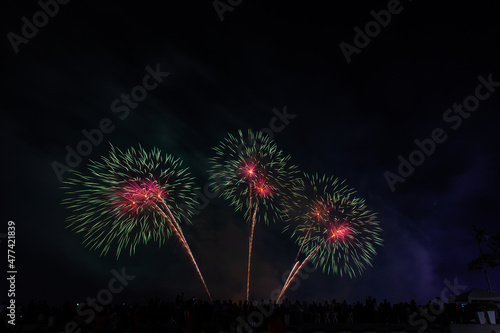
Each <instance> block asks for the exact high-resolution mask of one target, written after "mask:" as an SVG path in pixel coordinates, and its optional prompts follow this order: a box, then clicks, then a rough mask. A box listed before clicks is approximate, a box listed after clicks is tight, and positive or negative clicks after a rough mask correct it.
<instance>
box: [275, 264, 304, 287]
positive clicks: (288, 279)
mask: <svg viewBox="0 0 500 333" xmlns="http://www.w3.org/2000/svg"><path fill="white" fill-rule="evenodd" d="M298 264H300V261H298V260H297V261H296V262H295V265H293V268H292V270H291V271H290V273H288V277H287V278H286V281H285V283H284V284H283V288H281V293H280V295H281V294H283V289H285V287H286V286H288V283H289V281H290V276H292V275H293V273H294V272H295V269H296V268H297V265H298Z"/></svg>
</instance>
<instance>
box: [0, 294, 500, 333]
mask: <svg viewBox="0 0 500 333" xmlns="http://www.w3.org/2000/svg"><path fill="white" fill-rule="evenodd" d="M77 305H78V304H76V303H73V304H70V303H65V304H63V305H60V306H50V305H49V304H48V303H47V302H46V301H31V302H29V303H28V304H25V305H18V306H17V309H16V325H15V326H13V325H10V324H8V320H9V317H8V316H7V314H8V310H7V304H6V303H5V302H4V303H3V305H2V309H1V313H2V317H3V318H4V325H3V327H2V330H5V331H11V332H44V333H59V332H67V333H87V332H88V333H121V332H125V333H142V332H144V333H149V332H151V333H154V332H252V331H253V332H286V331H293V332H300V331H302V330H303V329H304V328H306V327H308V328H314V329H318V330H325V329H329V328H330V329H331V328H335V327H337V328H342V330H350V329H349V327H354V326H355V325H360V324H367V325H372V327H373V328H372V329H370V330H372V331H382V330H381V329H380V327H384V325H385V326H386V327H389V326H390V325H392V327H395V326H394V325H399V326H397V327H400V328H401V330H406V331H408V332H409V331H414V332H416V331H417V330H418V329H419V328H420V326H419V325H423V323H424V321H425V324H426V327H430V326H434V327H437V328H440V327H441V328H445V327H448V325H449V323H471V322H473V321H474V313H475V311H476V309H475V308H472V307H471V306H465V307H462V306H461V305H457V304H453V303H444V302H441V301H440V300H439V299H436V300H434V301H432V302H428V303H427V304H424V305H417V304H416V302H415V301H414V300H412V301H410V302H404V303H396V304H391V303H390V302H388V301H387V300H383V301H382V302H380V303H378V302H377V300H376V299H374V298H371V297H368V298H367V299H366V300H365V302H363V303H361V302H356V303H353V304H350V303H347V302H346V301H345V300H344V301H340V302H338V301H336V300H332V301H324V302H322V303H320V302H299V301H295V302H291V301H289V300H287V299H285V300H284V301H283V302H281V303H280V304H276V303H273V302H270V301H264V300H261V301H259V302H253V303H248V302H243V301H239V302H233V301H230V300H229V301H219V300H216V301H214V302H213V303H210V302H207V301H201V300H198V299H196V298H188V299H185V297H184V295H183V294H181V295H178V296H177V297H176V299H175V300H174V301H164V300H160V299H159V298H154V299H150V300H149V301H148V302H147V303H145V304H126V303H121V304H109V305H105V306H102V307H101V306H99V307H95V308H92V307H90V306H88V305H87V307H86V308H85V309H84V308H81V309H80V311H77ZM495 311H496V316H497V317H498V310H495ZM365 327H368V326H365ZM393 329H394V328H393ZM351 331H353V330H351ZM388 331H390V330H388Z"/></svg>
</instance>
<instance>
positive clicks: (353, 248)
mask: <svg viewBox="0 0 500 333" xmlns="http://www.w3.org/2000/svg"><path fill="white" fill-rule="evenodd" d="M305 178H306V179H307V180H308V182H306V190H307V193H308V194H307V196H305V201H304V202H303V203H301V204H300V205H295V206H292V205H290V209H289V211H288V212H287V216H288V218H289V220H290V222H292V221H295V222H298V225H297V226H296V227H295V230H294V231H293V234H292V238H295V243H296V244H298V245H300V247H299V252H298V254H297V256H296V258H295V265H294V266H293V267H294V268H292V271H291V272H290V274H289V275H288V278H287V279H286V281H285V284H284V285H283V288H282V291H281V293H280V296H279V299H281V298H282V297H283V295H284V293H285V291H286V290H287V288H288V287H289V285H290V283H291V281H293V279H294V278H295V277H296V276H297V274H298V273H299V272H300V270H301V269H302V267H303V265H304V264H305V263H306V262H307V261H311V262H313V263H314V264H315V265H316V267H321V268H322V270H323V272H326V273H330V272H332V273H340V275H341V276H342V275H343V274H347V275H349V277H351V278H352V277H355V276H356V275H357V274H361V273H362V272H363V271H364V270H365V269H366V268H367V267H369V266H370V267H371V266H372V263H371V261H372V259H373V256H375V255H376V251H375V245H381V243H382V240H381V239H380V238H379V234H380V233H381V231H382V229H381V228H380V227H379V223H378V221H377V218H376V214H375V213H373V212H371V211H370V210H368V209H367V207H366V204H365V201H364V199H360V198H357V197H355V195H354V194H355V191H354V190H352V189H350V188H348V187H347V186H346V185H345V183H344V182H343V181H342V182H340V181H339V180H338V179H334V178H333V177H326V176H322V177H320V176H318V175H317V174H316V175H313V176H309V175H307V174H305ZM290 225H291V224H289V225H288V226H286V227H285V230H287V228H288V227H289V226H290ZM301 252H303V253H304V254H307V258H306V259H305V260H304V261H302V262H301V263H300V261H298V258H299V256H300V253H301ZM299 263H300V265H299ZM297 265H299V266H297Z"/></svg>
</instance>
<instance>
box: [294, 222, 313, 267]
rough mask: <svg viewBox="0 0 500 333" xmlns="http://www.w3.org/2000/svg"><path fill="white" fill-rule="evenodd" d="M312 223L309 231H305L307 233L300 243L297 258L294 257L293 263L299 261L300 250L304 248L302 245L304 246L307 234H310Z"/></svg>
mask: <svg viewBox="0 0 500 333" xmlns="http://www.w3.org/2000/svg"><path fill="white" fill-rule="evenodd" d="M313 223H314V222H312V223H311V225H310V226H309V229H307V233H306V235H305V236H304V239H303V240H302V243H301V244H300V248H299V251H298V252H297V256H296V257H295V261H298V260H299V255H300V253H301V252H302V248H303V247H304V244H305V242H306V240H307V237H308V236H309V233H310V232H311V229H312V227H313Z"/></svg>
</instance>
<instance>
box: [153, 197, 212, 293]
mask: <svg viewBox="0 0 500 333" xmlns="http://www.w3.org/2000/svg"><path fill="white" fill-rule="evenodd" d="M162 202H163V205H164V206H165V209H166V210H167V213H168V215H169V216H167V215H166V214H165V212H164V211H163V210H161V208H160V207H158V205H157V204H154V207H155V208H156V209H157V211H158V213H160V214H161V215H162V216H163V217H164V218H165V220H166V221H168V222H169V223H170V225H171V226H172V227H173V228H174V232H175V234H176V235H177V237H178V238H179V241H180V242H181V243H182V245H183V246H184V249H185V250H186V252H187V254H188V255H189V258H190V259H191V262H192V263H193V265H194V267H195V269H196V272H197V273H198V276H199V277H200V279H201V282H202V283H203V286H204V287H205V291H206V292H207V294H208V297H209V298H210V301H212V302H213V300H212V295H210V291H208V287H207V284H206V283H205V279H204V278H203V275H202V274H201V271H200V268H199V267H198V264H197V263H196V260H195V259H194V256H193V253H192V252H191V248H190V247H189V244H188V242H187V241H186V238H185V237H184V234H183V233H182V229H181V227H180V226H179V224H178V223H177V221H176V219H175V218H174V216H173V214H172V212H171V211H170V209H169V208H168V206H167V204H166V202H165V201H164V200H162Z"/></svg>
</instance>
